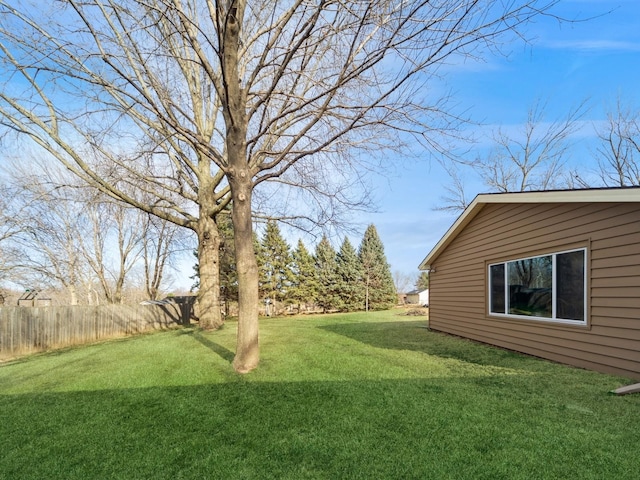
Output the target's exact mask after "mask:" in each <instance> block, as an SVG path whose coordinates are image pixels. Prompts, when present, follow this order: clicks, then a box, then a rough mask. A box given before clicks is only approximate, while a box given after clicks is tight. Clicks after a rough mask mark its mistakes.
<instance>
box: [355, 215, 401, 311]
mask: <svg viewBox="0 0 640 480" xmlns="http://www.w3.org/2000/svg"><path fill="white" fill-rule="evenodd" d="M358 258H359V259H360V263H361V264H362V270H363V283H364V289H365V309H366V310H385V309H387V308H391V307H393V306H394V305H395V304H396V303H397V297H396V287H395V285H394V283H393V276H392V275H391V269H390V267H389V264H388V263H387V257H386V256H385V254H384V246H383V245H382V241H381V240H380V237H379V236H378V231H377V230H376V227H375V226H374V225H369V227H367V230H366V231H365V232H364V237H363V238H362V243H361V244H360V248H359V249H358Z"/></svg>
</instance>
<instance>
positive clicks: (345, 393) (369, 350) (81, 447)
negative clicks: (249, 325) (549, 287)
mask: <svg viewBox="0 0 640 480" xmlns="http://www.w3.org/2000/svg"><path fill="white" fill-rule="evenodd" d="M425 325H426V322H425V320H424V319H421V318H419V317H407V316H399V315H398V312H380V313H375V314H369V315H367V314H363V313H361V314H345V315H327V316H318V317H297V318H283V319H277V318H276V319H267V320H262V323H261V346H262V363H261V365H260V367H259V369H258V370H257V371H255V372H253V373H251V374H249V375H246V376H239V375H236V374H234V373H233V370H232V368H231V366H230V361H231V360H232V357H233V353H232V351H233V349H234V345H235V324H234V323H233V322H230V323H228V324H227V325H226V327H225V328H224V329H222V330H221V331H218V332H200V331H198V330H196V329H185V330H177V331H169V332H161V333H154V334H149V335H144V336H140V337H135V338H129V339H123V340H117V341H111V342H107V343H102V344H97V345H91V346H87V347H82V348H74V349H68V350H64V351H60V352H54V353H47V354H41V355H36V356H32V357H28V358H24V359H21V360H18V361H15V362H12V363H9V364H4V365H0V479H11V480H16V479H27V478H29V479H31V478H33V479H54V478H60V479H76V478H77V479H89V478H100V479H103V478H104V479H106V478H122V479H145V478H148V479H164V478H166V479H180V478H202V479H218V478H219V479H261V478H274V479H305V478H321V479H341V478H349V479H352V478H353V479H356V478H362V479H390V478H397V479H411V478H415V479H429V478H433V479H448V478H456V479H474V480H475V479H519V478H522V479H527V480H530V479H546V478H553V479H555V478H558V479H581V480H584V479H589V478H593V479H602V478H618V479H631V478H638V475H639V472H640V448H639V447H640V395H637V394H636V395H628V396H624V397H617V396H613V395H610V394H608V392H609V391H610V390H612V389H614V388H617V387H619V386H621V385H624V384H626V383H630V382H628V381H627V380H625V379H621V378H617V377H612V376H607V375H603V374H599V373H594V372H589V371H584V370H579V369H574V368H569V367H565V366H562V365H556V364H553V363H550V362H546V361H542V360H538V359H534V358H531V357H526V356H521V355H518V354H515V353H511V352H506V351H503V350H499V349H494V348H491V347H486V346H483V345H478V344H474V343H472V342H469V341H465V340H461V339H458V338H453V337H449V336H445V335H441V334H437V333H433V332H429V331H428V330H427V329H426V328H425Z"/></svg>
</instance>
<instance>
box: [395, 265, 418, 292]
mask: <svg viewBox="0 0 640 480" xmlns="http://www.w3.org/2000/svg"><path fill="white" fill-rule="evenodd" d="M417 278H418V274H417V273H414V274H408V273H406V272H401V271H399V270H394V271H393V283H394V285H395V286H396V292H398V293H407V291H408V290H409V289H410V287H411V286H412V285H413V284H414V283H415V282H416V279H417Z"/></svg>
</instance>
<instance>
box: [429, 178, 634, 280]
mask: <svg viewBox="0 0 640 480" xmlns="http://www.w3.org/2000/svg"><path fill="white" fill-rule="evenodd" d="M635 202H640V187H628V188H601V189H583V190H546V191H540V192H513V193H483V194H480V195H478V196H476V198H474V199H473V202H471V204H469V206H468V207H467V208H466V209H465V210H464V212H462V214H461V215H460V216H459V217H458V219H457V220H456V221H455V222H454V223H453V225H452V226H451V227H450V228H449V230H447V232H446V233H445V234H444V236H443V237H442V238H441V239H440V240H439V241H438V243H436V245H435V246H434V247H433V248H432V249H431V251H430V252H429V254H428V255H427V256H426V257H425V258H424V260H422V262H421V263H420V265H419V266H418V269H419V270H431V269H432V265H431V264H432V263H433V260H434V259H435V257H436V256H438V255H439V254H440V253H441V252H442V250H444V248H445V247H447V246H448V245H449V244H450V243H451V242H452V241H453V239H454V238H455V237H456V236H457V235H458V233H460V231H461V230H462V229H463V228H464V227H466V226H467V225H468V224H469V222H470V221H471V220H473V219H474V218H475V217H476V215H478V213H479V212H480V211H481V210H482V208H483V207H484V206H485V205H487V204H489V203H505V204H508V203H635Z"/></svg>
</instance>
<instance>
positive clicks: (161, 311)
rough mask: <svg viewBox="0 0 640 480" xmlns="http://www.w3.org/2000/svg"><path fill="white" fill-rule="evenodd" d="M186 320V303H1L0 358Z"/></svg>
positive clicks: (176, 324) (152, 328) (170, 324)
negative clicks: (77, 304) (82, 304)
mask: <svg viewBox="0 0 640 480" xmlns="http://www.w3.org/2000/svg"><path fill="white" fill-rule="evenodd" d="M189 307H190V305H189ZM189 310H190V308H189ZM185 323H186V324H188V323H189V312H187V311H186V310H185V305H181V304H178V305H177V304H175V303H168V304H162V305H101V306H72V307H71V306H69V307H0V358H3V357H4V358H8V357H12V356H15V355H20V354H25V353H33V352H39V351H43V350H49V349H53V348H61V347H66V346H69V345H79V344H83V343H90V342H94V341H97V340H102V339H107V338H113V337H121V336H125V335H131V334H135V333H141V332H146V331H150V330H160V329H167V328H172V327H175V326H178V325H181V324H185Z"/></svg>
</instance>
